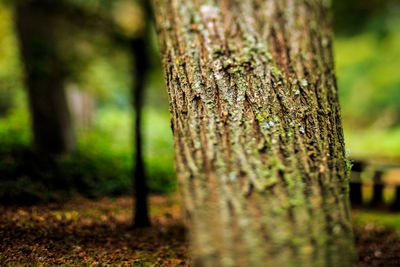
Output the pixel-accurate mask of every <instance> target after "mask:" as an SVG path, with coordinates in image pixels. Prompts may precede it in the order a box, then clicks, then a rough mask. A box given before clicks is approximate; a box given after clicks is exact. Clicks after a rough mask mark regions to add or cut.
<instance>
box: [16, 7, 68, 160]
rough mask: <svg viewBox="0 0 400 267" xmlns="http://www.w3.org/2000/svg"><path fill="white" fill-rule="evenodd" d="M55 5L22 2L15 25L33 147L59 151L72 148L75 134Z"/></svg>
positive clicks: (40, 150)
mask: <svg viewBox="0 0 400 267" xmlns="http://www.w3.org/2000/svg"><path fill="white" fill-rule="evenodd" d="M54 7H56V5H55V4H54V3H53V4H49V3H48V2H46V1H27V2H21V3H19V4H18V5H17V9H16V18H15V20H16V28H17V34H18V38H19V43H20V48H21V55H22V59H23V62H24V65H25V71H26V87H27V89H28V98H29V105H30V111H31V117H32V128H33V142H34V147H35V149H36V150H38V151H39V152H44V153H55V154H61V153H65V152H69V151H71V150H73V149H74V147H75V136H74V132H73V127H72V122H71V118H70V114H69V110H68V105H67V100H66V94H65V90H64V78H65V70H64V69H63V67H64V64H63V62H62V60H60V55H59V53H60V51H57V49H56V35H57V27H56V19H55V18H56V14H52V9H53V8H54Z"/></svg>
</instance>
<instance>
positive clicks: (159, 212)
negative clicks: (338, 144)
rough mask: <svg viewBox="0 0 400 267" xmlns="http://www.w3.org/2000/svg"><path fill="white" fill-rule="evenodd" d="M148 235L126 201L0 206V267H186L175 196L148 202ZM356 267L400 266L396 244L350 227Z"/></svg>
mask: <svg viewBox="0 0 400 267" xmlns="http://www.w3.org/2000/svg"><path fill="white" fill-rule="evenodd" d="M150 201H151V207H152V208H151V214H152V215H151V219H152V222H153V226H152V227H151V228H148V229H140V230H135V229H133V230H132V229H130V222H131V210H132V201H131V199H130V198H127V197H120V198H115V199H111V198H104V199H100V200H96V201H94V200H88V199H83V198H77V199H75V200H73V201H70V202H67V203H64V204H50V205H39V206H32V207H4V206H0V240H1V242H0V266H55V265H56V266H60V265H62V266H96V265H98V266H107V265H112V266H189V257H188V249H187V243H186V241H185V228H184V226H183V223H182V217H181V211H180V206H179V198H178V197H177V196H176V195H172V196H168V197H161V196H153V197H151V200H150ZM355 237H356V246H357V249H358V252H359V253H358V254H359V256H358V260H359V266H400V238H399V235H398V234H397V233H396V231H395V230H390V229H386V228H382V227H376V226H375V225H374V224H365V225H356V226H355Z"/></svg>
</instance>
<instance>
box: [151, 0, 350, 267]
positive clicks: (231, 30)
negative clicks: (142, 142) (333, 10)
mask: <svg viewBox="0 0 400 267" xmlns="http://www.w3.org/2000/svg"><path fill="white" fill-rule="evenodd" d="M325 2H326V1H322V0H283V1H282V0H220V1H205V0H204V1H203V0H153V4H154V10H155V17H156V24H157V31H158V36H159V44H160V50H161V54H162V59H163V65H164V71H165V79H166V82H167V87H168V93H169V99H170V112H171V121H172V122H171V124H172V130H173V133H174V140H175V153H176V170H177V174H178V179H179V184H180V190H181V193H182V197H183V202H184V205H185V210H186V215H187V216H186V217H187V219H188V225H189V232H190V241H191V242H190V243H191V246H192V255H193V259H194V265H195V266H197V265H199V266H203V265H204V266H352V265H354V264H355V257H354V250H353V237H352V230H351V223H350V218H349V204H348V174H349V166H348V165H349V164H348V162H347V160H346V158H345V153H344V141H343V131H342V124H341V118H340V108H339V102H338V92H337V86H336V81H335V75H334V66H333V56H332V32H331V28H330V24H329V12H328V7H327V6H326V5H325V4H324V3H325Z"/></svg>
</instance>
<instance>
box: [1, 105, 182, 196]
mask: <svg viewBox="0 0 400 267" xmlns="http://www.w3.org/2000/svg"><path fill="white" fill-rule="evenodd" d="M28 119H29V118H28V113H27V110H26V109H23V108H19V109H15V110H13V111H12V112H10V113H9V115H8V116H7V117H6V118H3V119H0V140H2V146H1V147H0V177H1V178H2V179H1V180H0V202H2V203H14V204H15V203H24V204H30V203H35V202H38V201H53V200H59V201H61V200H64V199H65V198H66V197H69V196H72V195H74V194H76V193H78V194H82V195H85V196H87V197H100V196H110V195H126V194H131V193H132V189H133V188H132V181H131V180H132V174H133V171H132V169H133V163H134V160H133V152H132V151H133V147H132V146H131V145H130V144H132V143H133V142H132V137H131V136H132V130H131V128H132V127H131V125H132V121H131V117H130V116H129V113H127V112H126V111H121V110H118V109H115V108H105V109H101V110H99V112H98V113H97V114H96V115H95V122H96V123H95V126H94V127H93V128H92V129H90V130H87V131H86V132H85V131H83V130H82V132H81V133H80V135H79V136H80V138H79V143H78V150H77V151H76V152H75V153H73V154H71V155H68V156H64V157H60V158H52V157H48V156H45V155H40V154H37V153H35V152H34V151H32V150H31V149H30V145H29V144H30V139H31V137H30V131H29V127H28V126H29V123H28V121H29V120H28ZM145 121H149V122H150V123H148V124H147V127H146V128H145V131H146V134H145V136H146V138H147V139H146V145H145V164H146V167H147V170H148V181H149V187H150V191H151V192H152V193H171V192H174V191H175V190H176V181H175V174H174V169H173V156H172V155H173V150H172V137H171V133H170V131H169V130H168V131H166V130H165V128H164V127H166V128H168V127H169V125H168V121H167V120H166V119H165V116H161V115H160V114H158V113H157V112H154V111H149V112H146V117H145ZM153 126H156V127H153Z"/></svg>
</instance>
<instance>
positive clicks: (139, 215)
mask: <svg viewBox="0 0 400 267" xmlns="http://www.w3.org/2000/svg"><path fill="white" fill-rule="evenodd" d="M146 44H147V42H146V38H145V36H142V37H140V38H137V39H132V41H131V51H132V55H134V58H133V60H134V67H135V75H134V77H135V79H134V81H135V84H134V87H133V100H134V103H133V106H134V108H135V169H134V175H133V176H134V177H133V181H134V183H133V184H134V191H135V199H136V201H135V210H134V214H135V215H134V222H133V226H134V227H147V226H150V219H149V211H148V200H147V196H148V188H147V177H146V172H145V166H144V162H143V149H142V144H143V140H142V133H141V130H142V109H143V93H144V86H145V75H146V72H147V65H148V63H147V60H148V58H147V56H146Z"/></svg>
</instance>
